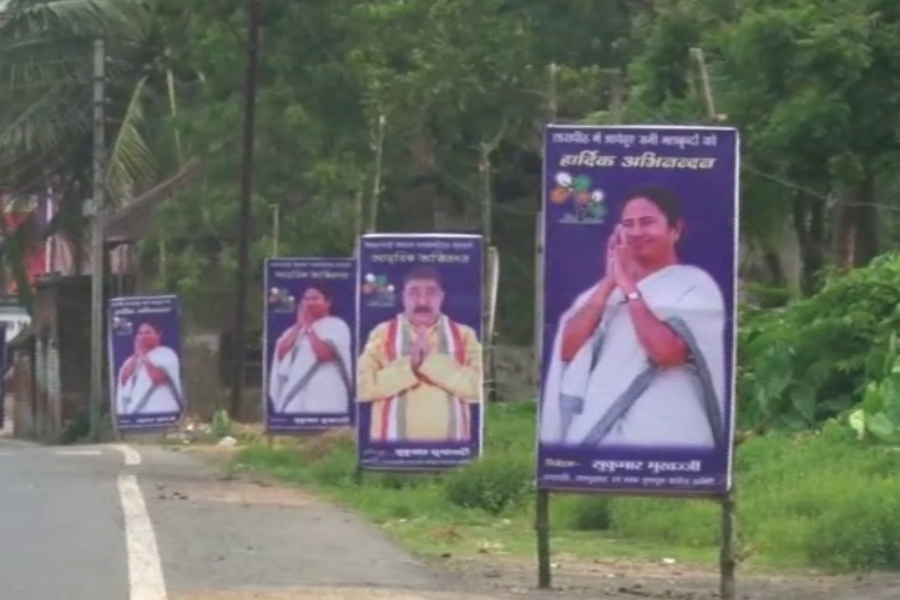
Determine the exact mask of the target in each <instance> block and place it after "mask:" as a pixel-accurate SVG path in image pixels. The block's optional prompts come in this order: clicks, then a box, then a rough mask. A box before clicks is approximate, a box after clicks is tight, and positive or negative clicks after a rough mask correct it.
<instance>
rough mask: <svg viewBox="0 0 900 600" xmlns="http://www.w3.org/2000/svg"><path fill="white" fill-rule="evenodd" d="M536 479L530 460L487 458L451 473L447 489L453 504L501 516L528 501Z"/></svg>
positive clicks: (504, 457)
mask: <svg viewBox="0 0 900 600" xmlns="http://www.w3.org/2000/svg"><path fill="white" fill-rule="evenodd" d="M533 479H534V464H533V463H532V462H531V461H529V460H527V458H526V459H522V458H516V457H510V456H503V455H500V456H487V457H485V458H484V459H482V460H479V461H477V462H474V463H472V464H470V465H467V466H466V467H464V468H462V469H459V470H456V471H453V472H452V473H449V474H448V475H447V476H446V478H445V479H444V485H443V488H444V494H445V497H446V498H447V500H448V501H449V502H450V503H451V504H455V505H456V506H459V507H461V508H475V509H480V510H483V511H485V512H486V513H488V514H491V515H499V514H500V513H502V512H503V511H504V510H506V509H507V508H508V507H512V506H515V505H520V504H522V503H523V502H524V501H525V500H526V498H527V497H528V494H529V491H530V490H531V489H532V481H533Z"/></svg>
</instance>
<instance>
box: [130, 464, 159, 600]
mask: <svg viewBox="0 0 900 600" xmlns="http://www.w3.org/2000/svg"><path fill="white" fill-rule="evenodd" d="M138 456H140V455H138ZM126 463H127V458H126ZM118 487H119V500H120V501H121V503H122V514H123V516H124V517H125V549H126V552H127V555H128V582H129V590H130V591H129V596H128V598H129V600H168V595H167V593H166V580H165V577H164V576H163V570H162V562H161V560H160V556H159V548H158V547H157V545H156V534H155V533H154V531H153V523H152V522H151V521H150V515H149V513H148V512H147V504H146V503H145V502H144V495H143V494H142V493H141V488H140V487H139V486H138V481H137V477H135V476H134V475H119V479H118Z"/></svg>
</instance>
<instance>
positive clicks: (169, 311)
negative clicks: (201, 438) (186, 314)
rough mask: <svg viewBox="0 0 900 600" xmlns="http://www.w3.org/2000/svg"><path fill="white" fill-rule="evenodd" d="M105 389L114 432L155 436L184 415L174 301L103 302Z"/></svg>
mask: <svg viewBox="0 0 900 600" xmlns="http://www.w3.org/2000/svg"><path fill="white" fill-rule="evenodd" d="M108 310H109V333H108V339H109V366H110V387H111V398H112V404H113V411H114V414H115V416H116V427H117V428H118V430H119V431H137V430H154V429H156V430H158V429H165V428H167V427H169V426H170V425H173V424H175V423H176V422H177V421H178V420H179V419H180V418H181V417H182V415H184V411H185V409H186V407H187V396H186V394H185V389H184V377H183V373H182V366H181V323H180V318H179V317H180V312H181V311H180V307H179V303H178V298H177V297H175V296H131V297H127V298H112V299H110V301H109V307H108Z"/></svg>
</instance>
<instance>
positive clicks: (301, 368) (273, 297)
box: [263, 258, 356, 433]
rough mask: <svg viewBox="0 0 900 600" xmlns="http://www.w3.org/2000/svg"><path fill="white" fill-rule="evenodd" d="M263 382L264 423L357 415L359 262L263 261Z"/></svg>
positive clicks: (293, 425) (274, 429)
mask: <svg viewBox="0 0 900 600" xmlns="http://www.w3.org/2000/svg"><path fill="white" fill-rule="evenodd" d="M265 278H266V283H265V290H266V297H265V307H266V308H265V323H264V332H263V344H264V349H265V363H264V369H263V386H264V392H265V393H264V394H263V396H264V398H265V408H266V410H265V414H266V430H267V431H268V432H269V433H291V432H300V431H308V430H319V429H327V428H331V427H342V426H347V425H350V424H351V423H352V422H353V414H354V412H355V407H354V404H353V402H352V399H353V388H354V379H355V378H354V358H355V350H354V340H353V331H354V329H355V321H356V261H355V260H353V259H343V258H270V259H268V260H267V261H266V274H265Z"/></svg>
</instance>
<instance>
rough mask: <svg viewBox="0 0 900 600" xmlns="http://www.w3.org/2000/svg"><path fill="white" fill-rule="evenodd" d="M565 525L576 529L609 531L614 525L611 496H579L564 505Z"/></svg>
mask: <svg viewBox="0 0 900 600" xmlns="http://www.w3.org/2000/svg"><path fill="white" fill-rule="evenodd" d="M563 514H564V516H565V517H566V519H565V522H564V523H563V525H565V526H566V527H568V528H569V529H574V530H575V531H608V530H609V529H610V528H611V527H612V501H611V500H610V499H609V498H592V497H590V496H578V497H576V498H573V499H572V501H571V502H570V503H568V504H567V505H564V506H563Z"/></svg>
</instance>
